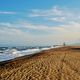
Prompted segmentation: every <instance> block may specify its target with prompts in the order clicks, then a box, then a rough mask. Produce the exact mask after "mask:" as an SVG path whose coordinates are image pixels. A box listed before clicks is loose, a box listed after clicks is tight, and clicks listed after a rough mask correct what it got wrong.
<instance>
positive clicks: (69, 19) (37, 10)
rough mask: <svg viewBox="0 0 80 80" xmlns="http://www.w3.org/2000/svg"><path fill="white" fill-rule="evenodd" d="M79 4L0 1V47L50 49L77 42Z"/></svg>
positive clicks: (73, 0)
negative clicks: (55, 45)
mask: <svg viewBox="0 0 80 80" xmlns="http://www.w3.org/2000/svg"><path fill="white" fill-rule="evenodd" d="M79 35H80V0H43V1H41V0H0V44H1V45H28V46H30V45H33V46H35V45H53V44H62V43H63V42H68V43H71V42H74V43H76V42H79V40H80V36H79Z"/></svg>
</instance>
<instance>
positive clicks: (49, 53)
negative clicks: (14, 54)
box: [0, 47, 80, 80]
mask: <svg viewBox="0 0 80 80" xmlns="http://www.w3.org/2000/svg"><path fill="white" fill-rule="evenodd" d="M0 80H80V47H63V48H57V49H51V50H46V51H42V52H40V53H39V54H37V55H32V56H30V57H27V56H25V57H21V58H17V59H14V60H11V61H8V62H3V63H0Z"/></svg>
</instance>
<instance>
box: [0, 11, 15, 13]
mask: <svg viewBox="0 0 80 80" xmlns="http://www.w3.org/2000/svg"><path fill="white" fill-rule="evenodd" d="M0 14H16V12H11V11H0Z"/></svg>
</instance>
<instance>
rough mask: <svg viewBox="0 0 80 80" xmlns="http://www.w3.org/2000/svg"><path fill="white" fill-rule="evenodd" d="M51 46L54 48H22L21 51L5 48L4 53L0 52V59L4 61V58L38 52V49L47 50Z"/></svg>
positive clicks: (8, 58)
mask: <svg viewBox="0 0 80 80" xmlns="http://www.w3.org/2000/svg"><path fill="white" fill-rule="evenodd" d="M51 48H54V47H50V48H41V49H37V48H35V49H27V50H22V51H18V50H16V49H7V50H5V51H4V53H0V61H6V60H10V59H14V58H16V57H20V56H25V55H31V54H35V53H39V52H40V51H43V50H49V49H51Z"/></svg>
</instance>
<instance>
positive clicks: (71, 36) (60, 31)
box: [0, 22, 80, 45]
mask: <svg viewBox="0 0 80 80" xmlns="http://www.w3.org/2000/svg"><path fill="white" fill-rule="evenodd" d="M0 24H1V25H4V27H3V28H0V42H1V41H2V42H3V41H4V42H10V43H25V44H29V45H30V44H31V45H32V44H43V45H44V44H53V43H54V42H64V41H71V40H76V39H79V38H80V36H79V35H80V23H78V22H70V23H69V24H67V25H60V26H46V25H34V24H31V23H26V22H22V23H18V24H11V23H0ZM1 25H0V27H1ZM8 26H10V27H11V28H9V27H8ZM18 27H19V28H18ZM23 29H25V30H26V31H24V30H23ZM28 29H29V30H31V31H28ZM35 31H38V33H39V31H40V32H44V33H47V32H48V34H44V33H43V34H41V33H40V34H41V35H38V33H36V34H35V35H34V34H33V33H34V32H35Z"/></svg>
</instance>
